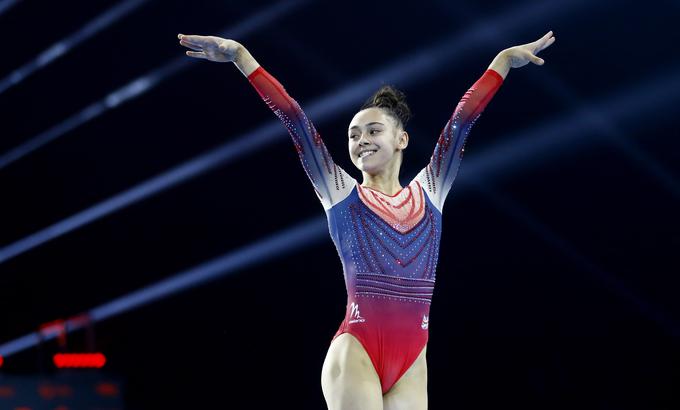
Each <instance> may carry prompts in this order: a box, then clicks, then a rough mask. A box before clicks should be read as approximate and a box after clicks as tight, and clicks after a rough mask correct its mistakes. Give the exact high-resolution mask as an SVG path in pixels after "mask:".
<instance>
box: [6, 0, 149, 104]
mask: <svg viewBox="0 0 680 410" xmlns="http://www.w3.org/2000/svg"><path fill="white" fill-rule="evenodd" d="M147 1H148V0H125V1H123V2H121V3H119V4H117V5H115V6H113V7H111V8H110V9H108V10H106V11H105V12H103V13H102V14H100V15H99V16H97V17H96V18H95V19H94V20H92V21H90V22H89V23H87V24H86V25H85V26H84V27H83V28H81V29H80V30H78V31H76V32H75V33H73V34H71V35H69V36H68V37H66V38H64V39H62V40H61V41H58V42H56V43H54V44H52V46H50V47H49V48H48V49H47V50H45V51H43V52H42V53H40V55H38V57H36V59H35V60H33V61H30V62H28V63H26V64H24V65H23V66H21V67H19V68H17V69H16V70H14V71H12V73H11V74H9V75H8V76H7V77H5V78H3V79H2V80H0V94H2V93H4V92H5V91H7V90H8V89H10V88H11V87H13V86H15V85H17V84H19V83H20V82H22V81H23V80H25V79H26V78H27V77H28V76H30V75H31V74H33V73H35V72H36V71H38V70H40V69H41V68H43V67H45V66H47V65H48V64H50V63H52V62H54V61H55V60H56V59H58V58H59V57H61V56H63V55H65V54H66V53H68V52H69V51H71V49H73V48H74V47H77V46H78V45H79V44H80V43H82V42H84V41H85V40H87V39H89V38H90V37H92V36H94V35H95V34H97V33H99V32H100V31H102V30H104V29H106V28H107V27H109V26H110V25H112V24H113V23H115V22H116V21H118V20H120V19H121V18H123V17H125V16H126V15H128V14H129V13H131V12H133V11H134V10H136V9H137V8H138V7H139V6H141V5H142V4H144V3H146V2H147ZM10 2H11V1H10ZM2 11H3V10H2V3H0V14H2Z"/></svg>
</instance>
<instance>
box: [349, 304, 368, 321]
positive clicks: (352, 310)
mask: <svg viewBox="0 0 680 410" xmlns="http://www.w3.org/2000/svg"><path fill="white" fill-rule="evenodd" d="M349 317H350V320H349V323H350V324H352V323H363V322H365V321H366V319H364V318H363V317H361V314H360V313H359V304H358V303H354V302H352V304H351V305H349Z"/></svg>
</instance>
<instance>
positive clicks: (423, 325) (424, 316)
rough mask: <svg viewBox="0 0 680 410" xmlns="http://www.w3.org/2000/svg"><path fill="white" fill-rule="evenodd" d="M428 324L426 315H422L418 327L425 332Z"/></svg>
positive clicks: (428, 320) (428, 319)
mask: <svg viewBox="0 0 680 410" xmlns="http://www.w3.org/2000/svg"><path fill="white" fill-rule="evenodd" d="M429 323H430V318H429V317H428V316H427V315H423V323H421V324H420V327H422V328H423V330H426V329H427V326H428V325H429Z"/></svg>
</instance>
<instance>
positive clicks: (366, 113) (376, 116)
mask: <svg viewBox="0 0 680 410" xmlns="http://www.w3.org/2000/svg"><path fill="white" fill-rule="evenodd" d="M387 121H388V118H387V115H386V114H385V112H384V111H383V110H381V109H380V108H376V107H371V108H366V109H365V110H361V111H359V112H358V113H356V115H354V118H352V121H351V122H350V123H349V129H352V128H353V127H363V126H364V125H365V124H368V123H371V122H380V123H383V124H385V125H387Z"/></svg>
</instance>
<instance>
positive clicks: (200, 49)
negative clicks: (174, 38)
mask: <svg viewBox="0 0 680 410" xmlns="http://www.w3.org/2000/svg"><path fill="white" fill-rule="evenodd" d="M179 43H180V44H181V45H183V46H184V47H187V48H190V49H192V50H194V51H203V49H202V48H201V47H200V46H197V45H194V44H191V43H187V42H186V41H184V40H181V41H180V42H179Z"/></svg>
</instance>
